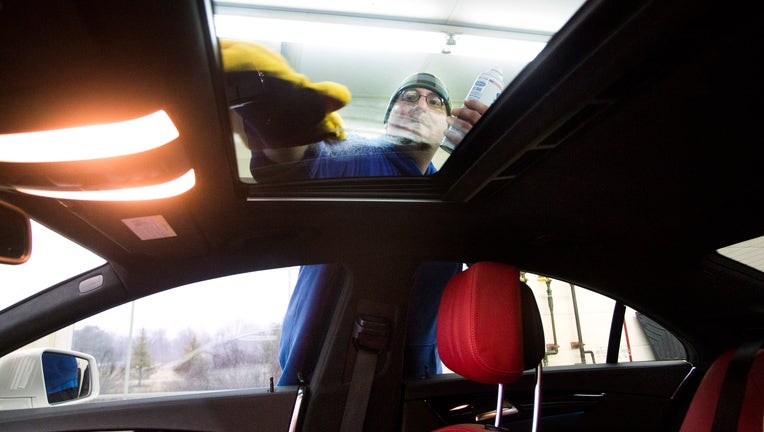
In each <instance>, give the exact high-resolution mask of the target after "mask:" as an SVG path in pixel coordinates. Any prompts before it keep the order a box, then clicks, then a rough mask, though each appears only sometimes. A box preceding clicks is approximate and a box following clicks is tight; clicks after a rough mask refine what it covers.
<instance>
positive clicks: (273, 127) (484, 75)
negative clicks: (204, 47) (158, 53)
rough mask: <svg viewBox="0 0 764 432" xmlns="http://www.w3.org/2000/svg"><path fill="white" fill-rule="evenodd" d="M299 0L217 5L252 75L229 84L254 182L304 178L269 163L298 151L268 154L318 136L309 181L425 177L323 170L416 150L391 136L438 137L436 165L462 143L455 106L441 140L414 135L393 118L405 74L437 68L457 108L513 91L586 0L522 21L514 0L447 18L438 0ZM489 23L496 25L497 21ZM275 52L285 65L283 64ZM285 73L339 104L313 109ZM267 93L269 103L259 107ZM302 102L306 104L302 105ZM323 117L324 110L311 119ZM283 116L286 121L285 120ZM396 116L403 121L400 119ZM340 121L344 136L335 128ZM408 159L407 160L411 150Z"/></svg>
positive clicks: (225, 55) (229, 56)
mask: <svg viewBox="0 0 764 432" xmlns="http://www.w3.org/2000/svg"><path fill="white" fill-rule="evenodd" d="M300 3H301V2H297V3H296V4H295V3H291V4H289V5H285V6H282V7H279V8H275V9H274V8H273V7H271V6H269V5H267V4H263V3H262V2H257V1H246V2H241V4H237V3H231V2H225V3H223V2H215V3H214V4H213V6H214V8H213V9H214V18H215V19H214V22H215V35H216V36H217V37H218V38H219V41H220V44H221V53H222V61H223V65H224V68H225V70H226V71H229V72H230V71H235V72H237V73H241V78H242V80H241V81H236V84H233V85H232V83H231V82H227V85H231V88H236V89H237V90H236V91H233V92H230V93H229V102H230V103H229V106H230V107H231V109H232V129H233V132H234V142H235V144H236V147H235V148H236V155H237V161H238V168H239V176H240V179H241V180H242V181H243V182H246V183H255V182H258V183H263V182H278V181H287V180H294V179H295V177H293V176H292V175H290V176H289V177H286V178H285V177H274V176H271V175H270V174H269V171H272V170H267V169H264V168H265V167H266V166H267V167H270V168H273V167H274V166H275V165H276V164H279V163H282V164H285V166H291V165H289V164H287V161H289V162H293V160H292V159H291V157H289V158H287V157H285V156H283V154H282V155H280V156H276V157H271V156H268V157H267V158H266V157H264V156H263V154H271V153H268V152H273V151H274V150H276V151H279V150H283V148H285V147H293V146H296V145H297V144H298V142H299V143H302V144H307V143H309V142H310V143H316V142H318V141H321V140H322V139H325V140H324V142H323V143H324V144H326V145H323V144H322V145H318V144H316V145H314V146H313V148H311V149H310V150H309V152H308V153H307V155H306V156H305V157H304V158H302V160H304V161H311V160H315V161H316V162H315V164H312V163H310V168H309V169H311V170H312V172H311V173H310V175H309V176H308V177H310V178H317V177H321V178H330V177H331V178H334V177H357V176H384V175H414V173H412V172H406V173H403V174H401V173H398V172H396V174H390V173H386V172H379V171H374V170H369V169H357V168H353V169H350V168H345V169H343V170H339V169H337V170H329V171H321V170H320V169H319V168H318V166H320V165H322V164H325V161H326V160H328V159H329V158H334V159H335V160H338V159H347V158H348V157H350V156H351V155H352V156H353V157H355V156H357V155H358V152H359V151H362V152H363V153H364V154H365V155H367V157H368V158H375V157H379V153H380V151H381V150H379V149H380V148H388V147H394V149H392V150H391V151H393V152H398V153H405V151H404V150H402V149H401V148H402V147H401V146H400V145H399V144H400V143H399V142H398V140H397V139H387V138H389V137H398V138H404V139H415V140H416V141H421V140H425V141H427V142H428V145H430V146H431V147H432V148H433V151H434V152H435V153H434V155H433V156H432V158H431V160H432V163H433V166H434V167H435V168H439V167H440V166H441V165H442V164H443V163H444V162H445V161H446V160H447V159H448V158H449V156H450V152H451V151H452V150H453V148H454V147H455V143H453V142H451V143H449V142H447V141H448V140H446V141H444V140H443V132H444V131H445V129H446V127H447V124H446V122H445V114H446V110H444V121H443V122H442V127H440V126H438V125H440V123H439V124H438V125H432V127H433V128H434V129H438V130H439V133H435V132H433V135H432V139H429V138H430V134H427V133H423V134H422V135H419V134H415V135H416V136H415V137H414V138H412V136H411V135H410V134H408V135H407V134H405V133H404V134H401V133H400V132H401V128H404V123H401V122H399V121H398V120H397V119H396V115H395V113H393V115H390V114H391V111H390V109H391V108H392V105H393V101H394V100H397V98H398V96H399V95H400V92H401V91H402V89H403V88H404V87H405V85H404V83H406V82H407V80H406V78H407V77H410V76H412V75H413V74H416V73H419V72H423V73H428V74H432V75H433V76H435V77H438V78H439V84H437V85H433V86H431V87H428V88H430V89H431V90H434V91H436V92H437V93H438V94H439V95H441V96H442V100H443V101H444V102H445V103H446V105H448V106H449V108H458V107H460V106H462V104H463V101H464V99H467V98H473V99H478V100H481V101H483V102H485V103H486V104H487V105H490V104H491V103H492V102H493V101H495V100H496V97H497V96H496V94H497V92H498V93H500V92H501V91H502V90H503V89H504V88H506V86H507V85H508V84H509V83H510V82H511V81H512V80H513V79H514V78H515V77H516V76H518V74H519V73H520V72H521V71H522V69H523V68H524V67H525V66H526V65H527V64H528V63H529V62H531V61H532V60H533V59H534V58H535V57H536V56H537V55H538V54H539V53H540V52H541V51H542V50H543V48H544V47H545V46H546V44H547V42H548V41H549V40H550V39H551V38H552V37H553V35H554V34H555V33H556V32H557V31H558V30H559V29H560V28H561V27H562V26H563V24H564V23H565V22H566V21H567V20H568V19H569V18H570V17H571V16H572V15H573V14H574V13H575V12H576V10H578V8H579V7H580V6H581V4H583V1H577V0H573V1H566V2H560V3H559V4H557V5H556V6H555V13H553V14H552V13H549V11H548V10H547V9H543V10H542V8H543V7H538V9H536V8H535V7H529V8H530V10H528V11H527V12H528V13H529V15H530V16H533V17H534V18H533V19H527V16H526V18H524V19H518V17H517V14H516V13H512V12H511V11H510V9H511V8H505V7H504V5H500V4H496V3H492V4H490V5H483V6H484V7H481V5H480V4H474V5H473V4H471V5H470V6H469V7H464V8H462V7H459V8H456V9H455V10H452V11H451V12H450V15H449V16H439V15H440V14H439V13H438V8H437V7H434V6H432V5H422V6H421V7H416V8H412V7H411V4H410V3H405V4H404V3H403V2H392V3H387V2H386V3H384V4H383V3H379V4H374V5H366V6H369V7H359V9H358V11H357V13H348V10H347V8H348V7H350V8H353V7H354V6H352V5H348V4H343V5H342V8H341V9H342V10H334V9H333V5H331V4H329V5H322V6H316V5H314V4H312V3H311V4H310V5H307V4H305V5H301V4H300ZM334 7H336V6H334ZM488 22H490V23H491V24H490V25H489V26H486V23H488ZM230 42H237V43H239V42H246V43H255V44H257V45H259V46H260V47H262V48H264V49H266V50H267V51H268V52H269V53H268V54H266V55H262V54H258V55H256V56H251V57H248V56H246V55H243V53H244V52H245V51H246V50H238V49H236V50H234V49H231V50H230V51H229V46H228V45H227V44H228V43H230ZM234 52H235V53H236V54H234ZM276 56H278V57H280V58H282V59H283V62H281V61H273V60H272V59H273V58H275V57H276ZM253 59H255V60H253ZM264 59H268V60H264ZM254 70H257V71H258V72H259V73H258V74H255V75H253V76H254V77H255V78H254V79H247V78H246V75H247V74H246V72H247V71H254ZM489 76H490V78H488V77H489ZM229 77H230V76H229ZM274 77H278V79H273V78H274ZM227 79H228V78H227ZM237 80H238V79H237ZM278 80H284V81H287V82H292V83H300V84H299V86H304V87H307V88H310V89H316V88H317V87H314V86H313V84H315V83H320V87H318V88H319V91H320V93H321V94H322V96H329V97H331V98H332V99H337V100H338V101H339V102H338V103H337V104H333V105H332V108H331V109H329V108H327V105H326V104H318V105H317V107H316V108H315V109H311V108H310V106H311V102H310V98H308V97H306V96H305V93H304V92H302V91H301V90H299V91H293V90H288V87H289V86H285V87H281V86H280V85H279V84H278V83H277V82H276V81H278ZM306 80H307V81H306ZM325 83H336V84H339V85H340V86H342V87H344V88H345V89H346V90H347V93H348V94H349V97H348V95H346V94H345V92H344V90H340V89H341V88H340V89H338V87H334V86H324V84H325ZM491 90H497V92H494V91H491ZM231 94H234V95H235V100H233V99H231V96H230V95H231ZM247 95H249V96H247ZM263 100H265V101H268V103H266V104H262V105H260V103H261V102H260V101H263ZM295 101H299V104H298V106H295V105H294V102H295ZM248 104H249V107H250V108H247V105H248ZM324 110H328V111H330V112H326V113H325V112H324ZM297 111H299V112H301V113H303V115H301V116H299V119H300V120H299V121H295V120H294V119H289V118H286V119H284V118H281V115H282V114H284V113H294V112H297ZM448 111H449V113H450V109H449V110H448ZM324 114H332V115H334V114H336V115H338V118H339V121H335V120H336V118H335V117H326V118H327V119H328V120H329V121H328V122H326V123H324V122H319V121H317V120H320V119H322V118H323V117H324ZM313 115H316V116H317V117H316V118H315V119H314V120H312V121H309V119H311V118H313V117H312V116H313ZM259 117H262V118H261V119H259ZM427 122H428V121H423V122H422V123H427ZM282 123H283V124H285V125H286V127H283V128H282V127H281V126H280V125H281V124H282ZM326 124H329V125H331V127H329V128H328V130H330V131H332V132H331V133H328V135H327V136H326V137H325V136H324V135H321V134H319V135H316V136H315V137H313V138H317V139H314V140H311V139H307V140H306V139H296V138H295V132H296V131H298V130H306V131H307V130H311V131H315V130H316V129H318V128H317V125H321V127H323V125H326ZM391 124H392V125H400V127H399V128H397V129H396V128H395V127H392V128H391V127H389V126H390V125H391ZM337 125H340V126H341V127H339V128H337V127H335V126H337ZM436 126H438V127H436ZM409 128H411V125H410V124H409V125H408V127H407V128H406V129H408V130H409V132H410V131H411V130H412V129H409ZM338 129H339V130H342V131H344V133H338V134H334V131H337V130H338ZM441 129H442V130H441ZM311 133H313V132H311ZM435 135H438V136H437V138H435V137H434V136H435ZM425 137H428V138H427V139H425ZM340 144H345V145H340ZM439 144H442V145H440V146H439ZM347 147H350V148H352V149H353V151H352V152H351V151H349V150H348V149H347ZM439 147H440V148H439ZM359 149H360V150H359ZM261 153H263V154H261ZM383 153H384V152H383ZM373 155H376V156H373ZM401 158H403V159H404V160H405V157H404V156H402V155H401ZM298 159H300V158H298ZM396 160H397V158H396ZM305 163H306V164H308V162H305ZM343 163H344V162H343ZM430 173H431V172H428V173H426V174H430ZM419 174H421V173H417V174H416V175H419ZM304 177H305V176H303V177H299V179H301V180H302V179H304Z"/></svg>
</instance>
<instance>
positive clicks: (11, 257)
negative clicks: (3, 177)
mask: <svg viewBox="0 0 764 432" xmlns="http://www.w3.org/2000/svg"><path fill="white" fill-rule="evenodd" d="M31 249H32V228H31V225H30V223H29V216H27V215H26V213H24V212H23V211H22V210H21V209H19V208H17V207H15V206H12V205H10V204H8V203H6V202H3V201H0V263H5V264H21V263H24V262H26V260H28V259H29V254H30V252H31Z"/></svg>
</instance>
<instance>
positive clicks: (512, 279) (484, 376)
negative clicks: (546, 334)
mask: <svg viewBox="0 0 764 432" xmlns="http://www.w3.org/2000/svg"><path fill="white" fill-rule="evenodd" d="M542 338H543V336H542ZM437 340H438V352H439V354H440V357H441V360H442V361H443V363H444V364H445V365H446V366H447V367H448V368H449V369H451V370H452V371H454V372H456V373H458V374H459V375H461V376H463V377H465V378H467V379H470V380H472V381H477V382H481V383H486V384H497V383H508V382H512V381H514V380H516V379H518V378H519V377H520V376H521V375H522V373H523V370H524V369H525V367H524V363H525V362H524V357H523V319H522V296H521V285H520V273H519V271H518V270H517V268H515V267H512V266H509V265H505V264H499V263H492V262H481V263H476V264H473V265H472V266H470V267H469V268H468V269H467V270H465V271H463V272H461V273H459V274H457V275H456V276H454V277H453V278H452V279H451V280H450V281H449V282H448V285H446V289H445V291H444V292H443V296H442V297H441V300H440V309H439V312H438V333H437Z"/></svg>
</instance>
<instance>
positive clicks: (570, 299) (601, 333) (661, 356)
mask: <svg viewBox="0 0 764 432" xmlns="http://www.w3.org/2000/svg"><path fill="white" fill-rule="evenodd" d="M523 277H524V278H525V281H526V283H527V284H528V286H530V287H531V290H532V291H533V294H534V295H535V297H536V303H537V304H538V306H539V311H540V312H541V320H542V322H543V325H544V336H545V338H546V352H547V354H546V356H545V358H544V362H545V364H546V365H548V366H560V365H574V364H593V363H605V360H606V357H607V350H608V344H609V338H610V326H611V323H612V321H613V313H614V310H615V305H616V303H615V300H613V299H611V298H608V297H605V296H603V295H601V294H598V293H595V292H593V291H590V290H587V289H585V288H582V287H580V286H576V285H574V284H571V283H568V282H564V281H561V280H557V279H552V278H548V277H546V276H543V275H537V274H531V273H524V275H523ZM684 358H686V353H685V351H684V348H683V347H682V345H681V344H680V343H679V342H678V340H677V339H676V338H675V337H674V336H672V335H671V334H670V333H669V332H667V331H666V330H665V329H664V328H663V327H661V326H660V325H659V324H658V323H656V322H654V321H652V320H650V319H649V318H648V317H646V316H644V315H642V314H640V313H638V312H637V311H635V310H634V309H632V308H629V307H627V308H626V314H625V316H624V320H623V324H622V325H621V341H620V348H619V350H618V361H619V362H634V361H648V360H669V359H684Z"/></svg>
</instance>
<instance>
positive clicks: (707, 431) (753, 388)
mask: <svg viewBox="0 0 764 432" xmlns="http://www.w3.org/2000/svg"><path fill="white" fill-rule="evenodd" d="M754 349H755V347H754ZM735 353H736V350H730V351H727V352H725V353H724V354H722V355H721V356H720V357H719V358H718V359H717V360H716V361H715V362H714V363H713V364H712V365H711V367H710V368H709V369H708V372H706V375H705V376H704V377H703V380H702V381H701V382H700V386H698V390H697V391H696V392H695V396H694V397H693V399H692V402H691V403H690V408H689V409H688V410H687V414H686V415H685V418H684V422H683V423H682V428H681V429H680V432H711V431H712V430H715V429H714V423H715V422H717V423H718V422H719V419H718V417H719V416H720V415H725V414H722V413H721V412H720V411H719V410H717V407H718V406H719V404H720V401H722V400H723V399H725V398H735V397H741V396H742V401H741V403H740V404H739V407H736V408H734V409H733V408H731V407H726V409H728V410H730V412H729V413H727V414H726V415H729V416H731V417H730V418H731V421H732V422H736V423H737V428H736V429H735V428H734V426H733V425H731V424H729V423H726V424H724V425H720V424H717V425H716V430H724V431H737V432H762V431H764V349H757V350H756V353H755V355H754V357H753V360H752V363H751V366H750V369H749V370H748V371H747V376H746V377H745V378H744V384H743V385H742V386H738V387H736V388H735V389H734V390H733V391H732V393H731V394H726V395H725V396H721V395H722V394H723V393H725V390H723V388H724V386H725V385H728V384H727V382H728V381H729V380H730V377H729V376H728V369H729V365H730V362H731V360H732V359H733V356H734V355H735ZM749 361H750V360H749ZM742 373H745V371H743V372H742ZM741 393H742V395H741ZM724 409H725V408H722V411H723V410H724Z"/></svg>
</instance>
